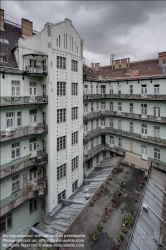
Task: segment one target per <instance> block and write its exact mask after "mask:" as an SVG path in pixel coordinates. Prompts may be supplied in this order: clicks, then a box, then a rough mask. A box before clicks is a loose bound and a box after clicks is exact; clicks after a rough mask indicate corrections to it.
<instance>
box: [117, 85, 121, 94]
mask: <svg viewBox="0 0 166 250" xmlns="http://www.w3.org/2000/svg"><path fill="white" fill-rule="evenodd" d="M118 94H119V95H120V94H121V85H118Z"/></svg>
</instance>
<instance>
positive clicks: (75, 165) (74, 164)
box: [71, 156, 78, 171]
mask: <svg viewBox="0 0 166 250" xmlns="http://www.w3.org/2000/svg"><path fill="white" fill-rule="evenodd" d="M77 168H78V156H77V157H75V158H73V159H72V160H71V169H72V171H74V170H75V169H77Z"/></svg>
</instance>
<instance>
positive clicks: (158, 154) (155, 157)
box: [154, 148, 160, 160]
mask: <svg viewBox="0 0 166 250" xmlns="http://www.w3.org/2000/svg"><path fill="white" fill-rule="evenodd" d="M154 159H156V160H160V149H158V148H154Z"/></svg>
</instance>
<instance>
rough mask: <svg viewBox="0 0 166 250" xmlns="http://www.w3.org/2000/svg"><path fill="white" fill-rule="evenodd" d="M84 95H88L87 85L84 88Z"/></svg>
mask: <svg viewBox="0 0 166 250" xmlns="http://www.w3.org/2000/svg"><path fill="white" fill-rule="evenodd" d="M84 93H85V94H87V93H88V85H85V86H84Z"/></svg>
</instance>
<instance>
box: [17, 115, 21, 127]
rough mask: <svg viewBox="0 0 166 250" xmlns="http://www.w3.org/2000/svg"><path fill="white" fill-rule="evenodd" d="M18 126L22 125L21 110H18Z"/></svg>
mask: <svg viewBox="0 0 166 250" xmlns="http://www.w3.org/2000/svg"><path fill="white" fill-rule="evenodd" d="M17 126H21V112H17Z"/></svg>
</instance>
